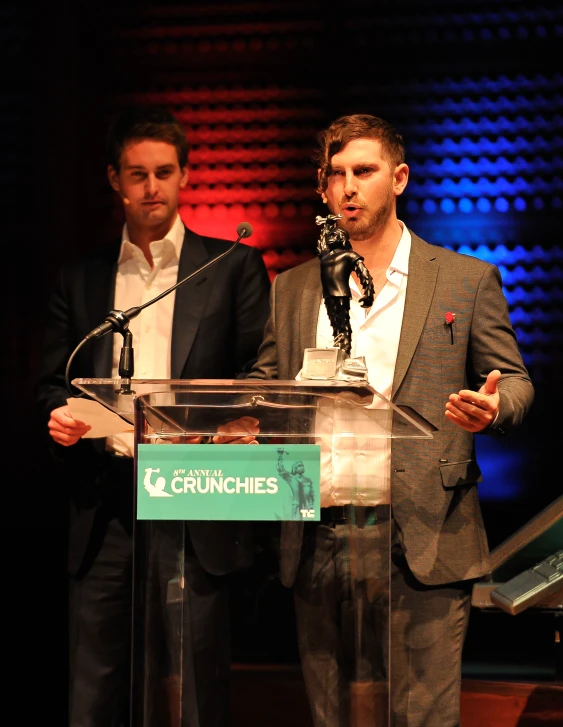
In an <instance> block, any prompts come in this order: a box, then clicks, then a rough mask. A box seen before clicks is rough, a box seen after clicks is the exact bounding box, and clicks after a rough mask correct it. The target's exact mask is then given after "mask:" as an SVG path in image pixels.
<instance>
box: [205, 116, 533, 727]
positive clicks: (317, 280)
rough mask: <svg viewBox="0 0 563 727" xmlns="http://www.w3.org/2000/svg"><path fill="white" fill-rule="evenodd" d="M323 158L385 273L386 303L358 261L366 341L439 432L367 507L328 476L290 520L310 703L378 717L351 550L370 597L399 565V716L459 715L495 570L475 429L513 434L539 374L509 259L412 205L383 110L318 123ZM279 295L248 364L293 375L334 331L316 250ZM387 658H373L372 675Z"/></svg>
mask: <svg viewBox="0 0 563 727" xmlns="http://www.w3.org/2000/svg"><path fill="white" fill-rule="evenodd" d="M316 161H317V166H318V190H317V191H318V192H319V194H321V195H322V198H323V201H324V202H325V203H326V204H327V205H328V209H329V211H330V212H331V213H332V214H340V215H342V219H341V220H340V221H339V224H340V225H341V226H342V228H343V229H344V230H346V231H347V232H348V233H349V235H350V241H351V243H352V247H353V249H354V250H355V251H356V252H358V253H359V254H360V255H361V256H362V257H363V258H364V261H365V265H366V267H367V269H368V270H369V271H370V273H371V276H372V278H373V281H374V292H375V299H374V303H373V306H372V307H371V308H370V309H369V310H365V309H364V308H362V307H361V305H360V298H361V295H362V292H361V288H360V286H359V284H358V280H357V278H356V277H355V275H354V274H353V275H352V276H351V281H350V283H351V290H352V298H351V301H350V303H351V305H350V316H351V325H352V332H353V350H352V356H353V357H354V356H363V357H364V358H365V361H366V364H367V370H368V379H369V382H370V384H371V385H372V386H373V387H374V388H375V389H376V390H377V391H378V392H379V393H381V394H383V395H384V396H385V397H386V398H388V399H389V400H390V401H391V402H392V403H393V404H395V405H397V406H399V407H403V406H405V407H410V408H412V409H414V410H415V411H416V412H418V414H420V415H421V416H422V417H423V419H424V420H426V422H427V423H428V424H429V425H430V427H431V428H432V429H433V438H432V439H428V440H420V439H414V440H413V439H406V438H405V439H400V438H398V439H393V440H391V445H390V446H389V447H388V450H387V452H384V453H383V456H382V459H380V465H379V467H378V472H376V471H375V469H374V472H373V480H374V483H376V484H375V485H374V491H373V493H371V499H370V500H369V503H368V504H369V506H368V507H361V508H360V507H357V504H358V503H353V502H351V501H350V500H349V499H346V498H345V497H343V496H342V493H341V492H338V491H336V488H335V487H331V486H330V485H329V484H328V485H327V484H326V483H324V482H321V513H322V514H321V522H320V523H318V524H316V523H314V524H313V523H309V524H306V525H305V526H304V525H303V523H298V522H288V523H283V525H282V533H281V562H280V577H281V580H282V582H283V583H284V584H285V585H287V586H291V587H293V591H294V596H295V607H296V618H297V632H298V640H299V649H300V655H301V659H302V666H303V673H304V678H305V683H306V687H307V692H308V696H309V702H310V705H311V710H312V713H313V719H314V723H315V725H316V727H321V726H322V727H344V725H348V724H350V723H351V722H354V721H356V723H358V724H365V725H373V724H374V723H375V722H374V721H373V720H371V719H368V718H364V719H363V721H362V718H361V717H360V718H359V719H356V720H355V718H354V705H353V699H352V698H351V694H350V691H351V684H352V682H353V681H354V673H353V672H354V669H356V668H357V665H358V664H360V663H362V662H361V660H362V659H364V658H365V656H366V655H365V654H356V655H355V657H354V656H352V657H351V658H350V659H349V660H347V652H348V651H349V650H350V647H351V646H353V645H352V644H351V643H350V640H351V639H350V637H349V636H347V635H346V632H345V627H346V618H345V613H344V608H345V603H346V601H348V600H349V599H350V594H349V591H350V586H351V584H354V583H356V585H358V581H357V579H356V581H354V563H355V564H356V565H357V564H358V563H360V562H362V563H368V562H370V557H371V563H372V565H373V567H374V572H373V573H372V574H371V576H370V574H367V576H366V577H365V578H364V580H363V584H364V586H365V587H366V594H367V600H368V601H369V600H370V598H371V601H372V604H373V603H374V602H376V601H377V598H378V596H377V593H375V594H373V593H372V595H371V596H370V595H369V589H370V584H371V586H373V585H374V584H375V585H376V588H375V591H377V582H378V579H379V581H380V582H383V581H384V579H385V578H386V577H387V573H388V575H389V582H390V608H391V610H390V614H391V615H390V644H391V647H390V667H388V666H387V663H384V665H383V666H384V670H385V677H384V678H386V679H388V681H389V684H390V706H391V717H392V724H393V725H394V726H395V727H405V726H408V727H455V726H456V725H459V722H460V716H459V715H460V689H461V653H462V646H463V642H464V639H465V635H466V631H467V624H468V618H469V611H470V593H471V588H472V584H473V582H474V580H475V579H478V578H480V577H481V576H484V575H485V574H487V573H488V572H489V561H488V548H487V537H486V533H485V529H484V525H483V519H482V515H481V511H480V507H479V502H478V493H477V484H478V482H479V481H480V480H481V473H480V470H479V466H478V464H477V461H476V458H475V447H474V434H477V433H480V434H486V435H487V436H492V437H502V436H504V435H506V434H507V433H509V432H510V431H511V430H512V429H514V428H515V427H517V426H518V425H519V424H520V423H521V422H522V420H523V419H524V417H525V416H526V414H527V412H528V410H529V408H530V406H531V404H532V401H533V397H534V390H533V386H532V383H531V381H530V378H529V376H528V372H527V370H526V368H525V366H524V363H523V361H522V357H521V355H520V353H519V350H518V344H517V341H516V336H515V333H514V331H513V329H512V326H511V323H510V319H509V312H508V305H507V301H506V299H505V297H504V294H503V291H502V283H501V277H500V273H499V270H498V269H497V268H496V267H495V266H493V265H490V264H488V263H486V262H483V261H481V260H478V259H475V258H472V257H469V256H466V255H461V254H458V253H455V252H452V251H450V250H447V249H444V248H442V247H436V246H433V245H430V244H428V243H427V242H425V241H424V240H422V239H421V238H420V237H418V236H417V235H416V234H415V233H414V232H413V231H411V230H409V229H408V227H407V226H406V225H405V224H404V223H403V222H402V221H400V220H399V219H398V218H397V212H396V200H397V197H398V196H399V195H401V194H402V193H403V191H404V190H405V187H406V186H407V182H408V176H409V169H408V166H407V164H406V163H405V156H404V145H403V140H402V138H401V136H400V134H398V133H397V131H396V130H395V129H394V128H393V127H392V126H391V125H390V124H389V123H387V122H386V121H384V120H382V119H379V118H377V117H374V116H370V115H366V114H356V115H351V116H345V117H342V118H339V119H337V120H336V121H334V122H333V123H332V124H331V125H330V126H329V127H328V128H327V129H326V130H324V131H323V132H321V133H320V134H319V150H318V155H317V158H316ZM270 302H271V311H270V317H269V320H268V322H267V324H266V329H265V335H264V340H263V342H262V344H261V347H260V350H259V355H258V361H257V362H256V364H255V365H254V367H253V369H252V371H251V373H250V376H251V377H256V378H261V379H286V380H287V379H294V378H295V377H298V376H300V373H301V367H302V364H303V352H304V350H305V349H306V348H311V347H313V348H314V347H320V348H322V347H327V346H332V345H333V342H332V332H331V329H330V325H329V321H328V317H327V313H326V310H325V308H324V304H323V299H322V286H321V276H320V267H319V260H318V259H313V260H311V261H309V262H306V263H304V264H302V265H299V266H297V267H295V268H293V269H292V270H288V271H286V272H284V273H281V274H280V275H278V276H277V277H276V278H275V280H274V282H273V285H272V290H271V295H270ZM248 430H249V436H248V438H247V439H246V440H243V441H252V435H257V434H258V432H259V422H257V421H256V422H251V423H249V426H248ZM359 434H360V435H361V433H359ZM219 441H220V440H219ZM387 441H389V440H387ZM366 518H368V519H369V518H371V520H370V522H371V523H372V525H369V529H370V533H371V534H369V535H366V536H365V537H363V536H362V538H361V539H356V540H355V541H354V540H353V538H351V537H350V533H353V532H354V531H355V532H357V533H358V534H359V533H360V532H363V531H366V533H367V530H368V528H367V527H365V528H362V526H363V525H365V524H366V523H367V520H366ZM351 523H354V524H355V527H354V528H351V527H350V524H351ZM378 528H379V534H378ZM387 538H389V540H387ZM387 543H389V545H387ZM354 547H355V548H356V555H358V553H357V549H358V548H360V549H361V548H364V549H365V551H364V552H363V553H360V554H359V557H358V558H356V560H354V559H353V558H352V557H351V556H352V553H353V548H354ZM386 548H387V549H388V551H386ZM370 549H371V550H370ZM386 552H389V558H387V556H386ZM378 554H379V556H378ZM378 570H379V572H377V571H378ZM372 576H373V577H372ZM384 603H385V599H383V604H384ZM383 610H385V609H384V608H383ZM351 633H353V632H351ZM384 633H385V630H384V629H383V634H384ZM374 656H375V653H372V657H374ZM368 658H369V654H368ZM380 658H381V657H380ZM383 661H384V662H386V656H385V653H384V654H383ZM350 664H352V669H350ZM362 668H364V667H362ZM378 669H379V670H380V669H381V664H380V665H379V666H377V665H373V670H372V677H374V678H376V677H377V673H378ZM382 723H383V722H382ZM385 724H387V721H386V720H385Z"/></svg>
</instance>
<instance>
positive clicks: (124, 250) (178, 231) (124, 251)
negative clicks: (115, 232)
mask: <svg viewBox="0 0 563 727" xmlns="http://www.w3.org/2000/svg"><path fill="white" fill-rule="evenodd" d="M185 232H186V230H185V227H184V223H183V222H182V218H181V217H180V215H179V214H177V215H176V219H175V220H174V224H173V225H172V227H171V228H170V230H169V231H168V232H167V233H166V235H165V237H164V238H163V239H162V240H154V241H153V242H151V245H150V246H151V251H152V253H153V256H154V257H156V256H157V255H156V253H157V250H158V249H161V250H162V256H163V257H164V255H165V252H164V251H165V250H166V248H169V252H168V254H167V255H166V257H167V258H168V259H172V257H174V256H175V257H176V260H179V259H180V252H181V251H182V244H183V242H184V234H185ZM138 254H142V253H141V251H140V250H139V248H138V247H137V245H135V244H134V243H132V242H131V240H130V239H129V230H128V229H127V223H125V224H124V225H123V231H122V233H121V249H120V251H119V258H118V261H117V262H118V265H121V263H124V262H127V260H131V259H132V258H134V257H136V256H137V255H138Z"/></svg>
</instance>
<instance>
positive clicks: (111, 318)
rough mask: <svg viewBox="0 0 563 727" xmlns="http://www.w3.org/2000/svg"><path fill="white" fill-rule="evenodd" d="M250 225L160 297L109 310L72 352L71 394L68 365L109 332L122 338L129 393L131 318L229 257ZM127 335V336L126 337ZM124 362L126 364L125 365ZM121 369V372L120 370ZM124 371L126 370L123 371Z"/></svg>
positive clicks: (123, 375)
mask: <svg viewBox="0 0 563 727" xmlns="http://www.w3.org/2000/svg"><path fill="white" fill-rule="evenodd" d="M252 232H253V230H252V225H251V224H250V222H241V223H239V225H238V226H237V239H236V240H235V241H234V242H233V244H232V245H231V246H230V247H229V248H228V249H227V250H225V252H222V253H221V254H220V255H217V256H216V257H214V258H213V259H212V260H209V262H207V263H205V265H202V266H201V267H200V268H198V269H197V270H194V271H193V272H192V273H190V274H189V275H188V276H186V277H185V278H183V279H182V280H180V281H179V282H177V283H176V284H175V285H173V286H171V287H170V288H168V289H167V290H165V291H164V292H162V293H160V295H157V296H155V297H154V298H151V300H148V301H147V302H146V303H143V305H138V306H134V307H133V308H129V309H128V310H126V311H120V310H111V311H110V312H109V313H108V314H107V316H106V319H105V321H104V322H103V323H101V324H100V325H99V326H96V328H94V329H92V330H91V331H90V333H88V335H87V336H85V338H83V339H82V341H81V342H80V343H79V344H78V346H77V347H76V349H75V350H74V351H73V353H72V355H71V356H70V358H69V360H68V362H67V366H66V374H65V380H66V384H67V388H68V390H69V391H71V393H72V389H71V386H70V381H69V378H70V377H69V370H70V363H71V361H72V359H73V358H74V355H75V354H76V352H77V351H78V349H79V348H81V346H83V345H84V344H85V343H86V342H87V341H90V340H91V339H93V338H101V337H102V336H105V335H106V333H110V332H111V331H113V332H115V333H121V335H122V336H123V338H124V348H126V349H127V351H126V355H125V356H124V355H123V352H122V356H121V360H120V370H119V375H120V377H121V379H122V381H125V387H122V389H124V390H123V393H129V392H126V391H125V389H127V388H128V387H129V391H130V381H131V378H132V376H133V349H132V340H131V334H130V332H129V330H128V329H129V323H130V321H131V320H132V319H133V318H136V317H137V316H138V315H139V313H140V312H141V311H142V310H144V309H145V308H147V307H148V306H149V305H152V304H153V303H156V302H157V301H158V300H160V299H161V298H164V296H165V295H168V294H169V293H171V292H172V291H173V290H176V288H179V287H180V286H181V285H183V284H184V283H187V282H188V280H191V279H192V278H193V277H195V276H196V275H199V274H200V273H202V272H203V271H204V270H207V268H208V267H210V266H211V265H214V264H215V263H217V262H219V260H221V259H222V258H224V257H226V256H227V255H229V254H230V253H231V252H232V251H233V250H234V249H235V247H236V246H237V244H238V243H239V242H240V241H241V240H242V239H243V238H247V237H250V236H251V235H252ZM126 334H129V335H126ZM125 362H126V364H125ZM122 368H123V370H122ZM125 369H126V370H125Z"/></svg>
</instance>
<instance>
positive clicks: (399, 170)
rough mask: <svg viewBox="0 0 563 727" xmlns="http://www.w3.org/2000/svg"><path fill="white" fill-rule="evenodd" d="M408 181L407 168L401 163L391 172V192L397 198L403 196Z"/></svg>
mask: <svg viewBox="0 0 563 727" xmlns="http://www.w3.org/2000/svg"><path fill="white" fill-rule="evenodd" d="M408 181H409V168H408V166H407V165H406V164H405V163H404V162H403V163H402V164H398V165H397V166H396V167H395V171H394V172H393V191H394V192H395V194H396V195H397V196H399V195H400V194H403V192H404V191H405V187H406V186H407V183H408Z"/></svg>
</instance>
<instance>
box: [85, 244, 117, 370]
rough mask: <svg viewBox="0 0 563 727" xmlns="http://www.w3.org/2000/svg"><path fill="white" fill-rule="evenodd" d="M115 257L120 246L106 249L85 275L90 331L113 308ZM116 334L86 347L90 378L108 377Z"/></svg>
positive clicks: (104, 337) (97, 340) (110, 334)
mask: <svg viewBox="0 0 563 727" xmlns="http://www.w3.org/2000/svg"><path fill="white" fill-rule="evenodd" d="M118 255H119V245H118V246H116V247H110V248H108V250H107V254H104V255H103V256H102V257H101V258H99V259H96V261H95V262H94V263H93V264H92V267H91V269H90V270H89V271H88V275H87V276H86V285H85V290H84V301H85V306H86V310H87V316H88V321H89V326H90V330H92V329H93V328H95V327H96V326H99V325H100V323H103V322H104V321H105V319H106V316H107V314H108V313H109V312H110V310H112V309H113V306H114V297H115V276H116V272H117V258H118ZM116 335H117V336H119V335H120V334H119V333H113V334H112V333H107V334H106V335H105V336H102V338H99V339H96V340H94V341H91V342H90V343H87V344H86V345H87V346H92V358H93V363H94V373H93V375H94V376H95V377H96V378H108V377H111V370H112V357H113V340H114V336H116Z"/></svg>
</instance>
